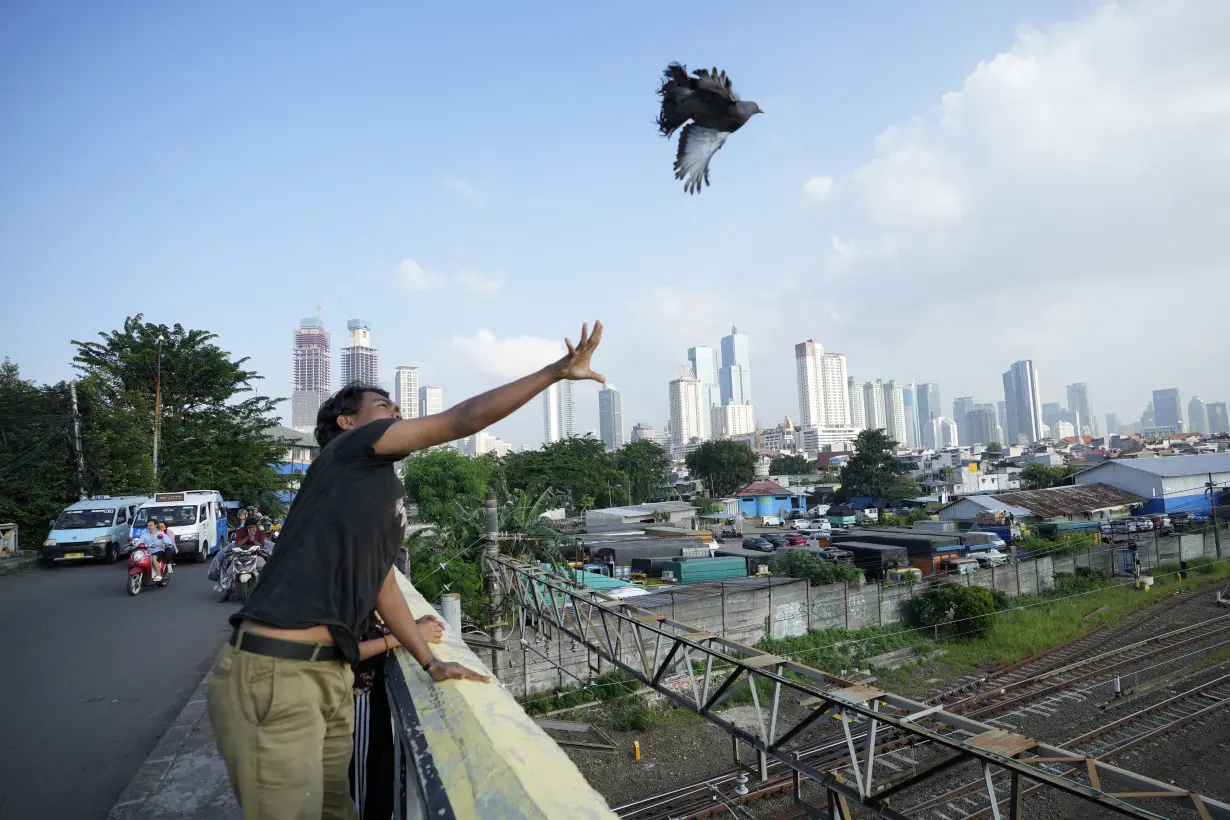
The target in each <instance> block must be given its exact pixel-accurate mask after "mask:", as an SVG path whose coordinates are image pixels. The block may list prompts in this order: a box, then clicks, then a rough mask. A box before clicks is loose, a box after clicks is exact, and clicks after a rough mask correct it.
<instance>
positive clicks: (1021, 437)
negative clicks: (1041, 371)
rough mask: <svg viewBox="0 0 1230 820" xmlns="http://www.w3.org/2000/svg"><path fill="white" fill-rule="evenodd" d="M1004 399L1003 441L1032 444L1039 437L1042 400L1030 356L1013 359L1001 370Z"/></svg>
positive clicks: (1036, 372) (1036, 373)
mask: <svg viewBox="0 0 1230 820" xmlns="http://www.w3.org/2000/svg"><path fill="white" fill-rule="evenodd" d="M1004 402H1005V405H1006V407H1005V409H1006V411H1007V415H1008V420H1007V421H1008V423H1007V425H1006V426H1005V427H1004V435H1005V436H1006V437H1007V439H1008V441H1007V442H1005V443H1006V444H1032V443H1033V442H1035V441H1037V440H1038V439H1040V438H1042V424H1043V422H1042V400H1041V399H1040V398H1039V395H1038V371H1037V370H1035V369H1034V363H1033V360H1032V359H1024V360H1022V361H1019V362H1014V363H1013V364H1012V367H1010V368H1008V370H1007V372H1006V373H1004Z"/></svg>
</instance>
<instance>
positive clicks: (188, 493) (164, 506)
mask: <svg viewBox="0 0 1230 820" xmlns="http://www.w3.org/2000/svg"><path fill="white" fill-rule="evenodd" d="M151 518H153V519H154V520H156V521H165V522H166V524H167V529H168V530H170V531H171V533H172V534H173V535H174V536H175V548H176V550H178V552H179V557H180V558H181V559H184V558H192V559H193V560H196V561H204V560H205V559H206V558H208V557H209V556H210V555H212V554H213V553H215V552H217V551H218V548H219V547H220V546H221V545H222V544H224V543H225V542H226V509H225V508H224V507H223V502H222V494H221V493H219V492H218V491H217V490H181V491H179V492H174V493H156V494H155V495H154V499H153V500H152V501H148V502H146V503H145V504H143V505H142V506H141V509H139V510H137V517H136V519H135V520H134V521H133V522H132V538H131V539H130V541H129V545H128V549H129V550H131V549H132V545H133V544H134V543H135V542H136V540H137V539H138V538H140V537H141V533H142V532H144V531H145V525H146V522H148V521H149V520H150V519H151Z"/></svg>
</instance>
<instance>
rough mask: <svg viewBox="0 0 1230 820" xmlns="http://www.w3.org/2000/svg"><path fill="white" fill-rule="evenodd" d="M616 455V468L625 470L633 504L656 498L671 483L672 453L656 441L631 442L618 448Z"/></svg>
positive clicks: (624, 473) (625, 478) (622, 471)
mask: <svg viewBox="0 0 1230 820" xmlns="http://www.w3.org/2000/svg"><path fill="white" fill-rule="evenodd" d="M613 457H614V460H615V469H617V470H618V471H619V472H621V473H623V476H624V481H625V483H626V486H627V488H628V493H627V494H628V496H629V498H628V502H629V503H631V504H643V503H644V502H646V501H653V500H654V499H655V498H656V497H657V494H658V491H659V490H661V489H662V488H663V487H665V486H666V485H667V484H668V483H669V482H670V473H671V460H670V456H668V455H667V454H666V450H664V449H663V448H662V445H660V444H658V443H657V442H656V441H651V440H649V439H641V440H640V441H633V442H629V443H628V444H625V445H624V446H623V447H620V448H619V449H618V450H616V451H615V453H614V456H613Z"/></svg>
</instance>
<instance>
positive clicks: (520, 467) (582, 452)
mask: <svg viewBox="0 0 1230 820" xmlns="http://www.w3.org/2000/svg"><path fill="white" fill-rule="evenodd" d="M502 462H503V470H504V479H505V481H506V482H507V484H508V488H509V490H524V491H525V492H527V493H529V494H530V495H532V496H538V495H541V494H542V493H543V492H545V491H546V490H548V489H553V490H555V491H557V492H558V493H560V495H562V496H563V497H564V498H565V499H567V500H568V502H569V506H571V507H572V511H573V512H575V511H576V510H578V509H579V508H580V504H581V501H582V499H583V498H584V497H585V496H589V497H590V498H592V499H593V500H594V503H595V504H596V505H601V506H614V505H616V504H621V503H626V500H627V497H628V491H627V485H628V481H627V476H625V475H624V473H623V472H622V471H620V470H619V469H618V468H617V467H616V466H615V461H614V459H613V458H612V456H611V454H610V453H608V452H607V451H606V447H605V446H603V444H602V442H601V441H598V440H597V439H593V438H589V437H585V438H579V437H576V436H572V437H570V438H566V439H562V440H560V441H556V442H553V443H551V444H548V445H547V446H546V447H543V448H542V449H540V450H529V451H523V452H518V453H509V454H508V455H506V456H504V458H503V460H502Z"/></svg>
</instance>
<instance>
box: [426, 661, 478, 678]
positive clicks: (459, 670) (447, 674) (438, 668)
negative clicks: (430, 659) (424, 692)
mask: <svg viewBox="0 0 1230 820" xmlns="http://www.w3.org/2000/svg"><path fill="white" fill-rule="evenodd" d="M427 674H428V675H431V679H432V680H434V681H436V682H437V683H439V682H440V681H446V680H475V681H478V682H479V683H486V682H487V681H489V680H491V678H490V677H488V676H487V675H482V674H479V673H478V672H475V671H474V670H473V669H469V668H467V667H465V666H462V665H461V664H459V663H452V662H451V661H436V662H435V663H433V664H432V665H431V666H429V667H427Z"/></svg>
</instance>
